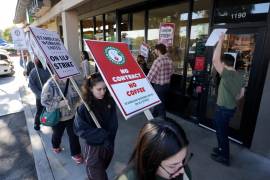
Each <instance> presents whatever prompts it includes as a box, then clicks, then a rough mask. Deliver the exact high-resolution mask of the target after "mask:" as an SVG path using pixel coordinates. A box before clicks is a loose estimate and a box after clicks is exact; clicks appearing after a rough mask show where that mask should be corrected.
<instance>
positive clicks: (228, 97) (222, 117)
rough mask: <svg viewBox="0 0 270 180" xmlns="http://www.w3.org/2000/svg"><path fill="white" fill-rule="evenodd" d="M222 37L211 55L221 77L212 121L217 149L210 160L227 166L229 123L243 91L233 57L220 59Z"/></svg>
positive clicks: (228, 157)
mask: <svg viewBox="0 0 270 180" xmlns="http://www.w3.org/2000/svg"><path fill="white" fill-rule="evenodd" d="M224 37H225V35H224V34H223V35H221V37H220V39H219V42H218V44H217V47H216V49H215V51H214V55H213V65H214V67H215V69H216V71H217V72H218V73H219V75H220V76H221V80H220V83H219V87H218V98H217V108H216V113H215V119H214V124H215V127H216V134H217V141H218V147H216V148H213V153H212V154H211V158H212V159H213V160H215V161H217V162H220V163H222V164H224V165H227V166H229V165H230V148H229V139H228V131H229V122H230V119H231V118H232V117H233V115H234V113H235V110H236V103H237V100H238V99H240V98H241V97H243V95H244V89H243V88H242V89H241V87H242V79H241V76H240V74H238V72H237V71H236V70H235V69H234V60H235V59H234V57H233V56H232V55H230V54H224V55H223V56H222V57H221V48H222V43H223V41H224Z"/></svg>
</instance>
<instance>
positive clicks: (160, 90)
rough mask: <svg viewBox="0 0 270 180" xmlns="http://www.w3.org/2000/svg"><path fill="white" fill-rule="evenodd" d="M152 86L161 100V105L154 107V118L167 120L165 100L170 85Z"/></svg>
mask: <svg viewBox="0 0 270 180" xmlns="http://www.w3.org/2000/svg"><path fill="white" fill-rule="evenodd" d="M152 86H153V88H154V90H155V91H156V93H157V95H158V97H159V99H160V100H161V104H159V105H157V106H155V107H154V110H153V116H154V117H158V116H159V117H162V118H163V119H165V118H166V109H165V100H166V95H167V93H168V91H169V88H170V85H169V84H165V85H158V84H153V83H152Z"/></svg>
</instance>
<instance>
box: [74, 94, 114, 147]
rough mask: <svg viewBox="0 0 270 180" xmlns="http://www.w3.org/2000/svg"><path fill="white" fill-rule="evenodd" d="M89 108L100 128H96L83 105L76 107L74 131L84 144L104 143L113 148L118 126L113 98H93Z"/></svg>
mask: <svg viewBox="0 0 270 180" xmlns="http://www.w3.org/2000/svg"><path fill="white" fill-rule="evenodd" d="M93 104H94V106H93V107H91V110H92V111H93V113H94V114H95V115H96V117H97V119H98V122H99V123H100V125H101V127H102V128H97V127H96V125H95V123H94V121H93V119H92V117H91V116H90V114H89V112H88V111H87V109H86V107H85V105H83V104H82V105H80V106H79V107H78V109H77V113H76V115H75V120H74V132H75V134H76V135H77V136H79V137H81V138H82V139H84V140H85V142H86V144H88V145H92V146H96V145H104V146H105V147H107V148H110V149H113V147H114V140H115V136H116V132H117V128H118V120H117V115H116V106H115V103H114V102H113V100H111V101H110V103H109V102H106V101H105V100H104V99H102V100H97V99H96V100H95V102H94V103H93Z"/></svg>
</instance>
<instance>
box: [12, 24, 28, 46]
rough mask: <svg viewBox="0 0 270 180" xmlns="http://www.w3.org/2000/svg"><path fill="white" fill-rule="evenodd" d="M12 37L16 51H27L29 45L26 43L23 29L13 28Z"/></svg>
mask: <svg viewBox="0 0 270 180" xmlns="http://www.w3.org/2000/svg"><path fill="white" fill-rule="evenodd" d="M11 37H12V41H13V44H14V48H15V49H17V50H25V49H27V45H26V42H25V35H24V31H23V29H22V28H13V29H12V30H11Z"/></svg>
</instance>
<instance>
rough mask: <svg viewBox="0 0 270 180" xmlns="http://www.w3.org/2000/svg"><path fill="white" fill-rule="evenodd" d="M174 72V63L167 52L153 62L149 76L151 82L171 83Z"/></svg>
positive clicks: (159, 83)
mask: <svg viewBox="0 0 270 180" xmlns="http://www.w3.org/2000/svg"><path fill="white" fill-rule="evenodd" d="M172 74H173V64H172V60H171V58H170V57H169V56H168V55H167V54H165V55H161V56H159V57H158V58H157V59H156V60H155V61H154V63H153V65H152V67H151V69H150V71H149V73H148V75H147V78H148V80H149V81H150V82H151V83H154V84H158V85H164V84H169V83H170V79H171V75H172Z"/></svg>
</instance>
